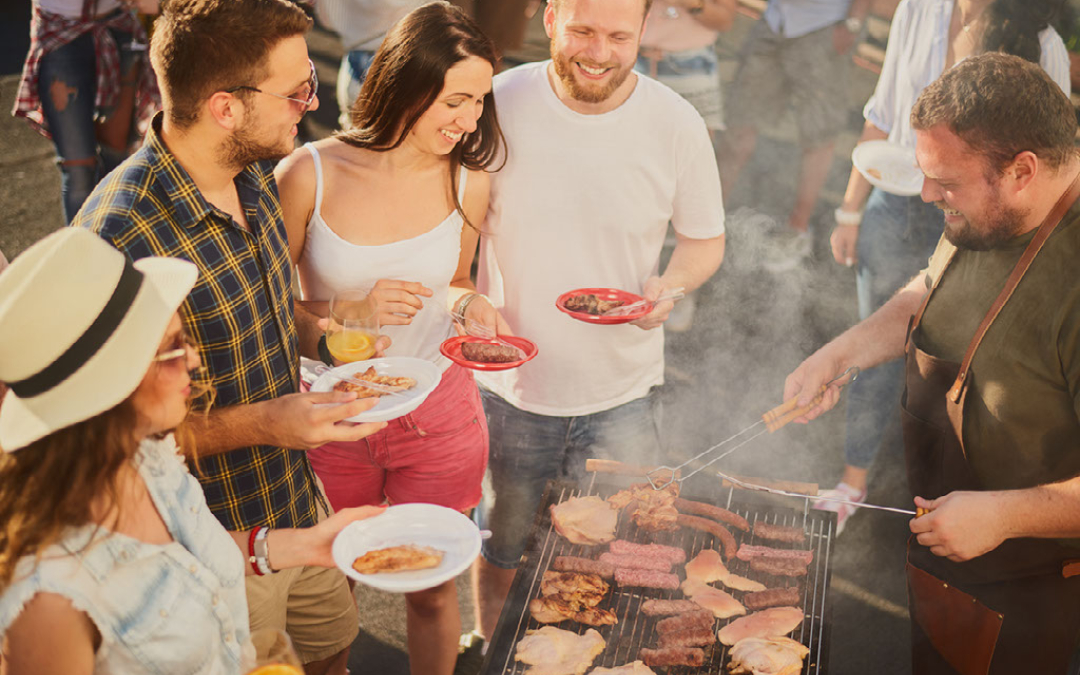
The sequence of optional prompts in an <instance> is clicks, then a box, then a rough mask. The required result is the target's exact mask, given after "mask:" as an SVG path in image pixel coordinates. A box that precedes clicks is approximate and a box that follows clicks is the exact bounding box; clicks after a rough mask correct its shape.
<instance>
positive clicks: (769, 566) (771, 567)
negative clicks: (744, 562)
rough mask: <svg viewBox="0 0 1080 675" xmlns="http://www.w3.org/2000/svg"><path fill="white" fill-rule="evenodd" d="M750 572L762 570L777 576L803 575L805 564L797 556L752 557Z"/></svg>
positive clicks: (805, 569) (805, 573) (805, 570)
mask: <svg viewBox="0 0 1080 675" xmlns="http://www.w3.org/2000/svg"><path fill="white" fill-rule="evenodd" d="M750 571H751V572H764V573H765V574H772V575H773V576H777V577H805V576H806V575H807V564H806V563H805V562H803V561H802V560H799V559H798V558H754V559H753V560H751V561H750Z"/></svg>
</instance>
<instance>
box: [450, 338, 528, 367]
mask: <svg viewBox="0 0 1080 675" xmlns="http://www.w3.org/2000/svg"><path fill="white" fill-rule="evenodd" d="M537 351H539V350H537V348H536V344H535V343H533V342H532V341H531V340H526V339H525V338H522V337H515V336H513V335H500V336H499V339H498V340H485V339H484V338H480V337H475V336H473V335H462V336H460V337H452V338H450V339H449V340H446V341H445V342H443V343H442V344H441V345H439V352H440V353H441V354H442V355H443V356H445V357H446V358H448V359H450V360H451V361H453V362H454V363H456V364H458V365H459V366H463V367H465V368H472V369H473V370H509V369H511V368H517V367H518V366H520V365H522V364H523V363H527V362H529V361H532V360H533V359H534V358H536V354H537ZM515 352H516V353H515ZM523 354H524V356H522V355H523Z"/></svg>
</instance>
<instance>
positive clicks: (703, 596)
mask: <svg viewBox="0 0 1080 675" xmlns="http://www.w3.org/2000/svg"><path fill="white" fill-rule="evenodd" d="M682 592H683V593H685V594H686V596H687V597H688V598H690V599H691V600H693V601H694V602H696V603H697V604H699V605H701V606H702V607H704V608H705V609H707V610H709V611H710V612H712V613H713V616H715V617H716V618H718V619H730V618H731V617H733V616H739V615H741V614H746V608H745V607H743V606H742V603H741V602H739V601H738V600H736V599H735V598H733V597H732V596H731V595H730V594H729V593H725V592H724V591H722V590H720V589H719V588H714V587H713V586H709V585H708V584H703V583H700V582H697V581H690V580H687V581H684V582H683V583H682Z"/></svg>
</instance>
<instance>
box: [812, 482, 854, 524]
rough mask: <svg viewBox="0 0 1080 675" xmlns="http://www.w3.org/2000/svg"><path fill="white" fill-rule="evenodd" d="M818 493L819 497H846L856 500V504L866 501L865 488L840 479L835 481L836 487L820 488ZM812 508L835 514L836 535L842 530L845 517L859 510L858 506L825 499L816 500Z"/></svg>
mask: <svg viewBox="0 0 1080 675" xmlns="http://www.w3.org/2000/svg"><path fill="white" fill-rule="evenodd" d="M818 494H819V496H821V497H829V498H831V499H846V500H848V501H849V502H856V503H858V504H862V503H863V502H865V501H866V490H859V489H857V488H853V487H851V486H850V485H848V484H847V483H844V482H842V481H841V482H840V483H837V485H836V487H835V488H833V489H832V490H822V491H821V492H820V493H818ZM814 508H815V509H817V510H818V511H832V512H834V513H835V514H836V536H838V537H839V536H840V533H841V532H843V531H844V524H845V523H847V519H848V518H849V517H851V514H853V513H855V512H856V511H858V510H859V507H857V506H852V505H851V504H841V503H840V502H825V501H819V502H816V503H815V504H814Z"/></svg>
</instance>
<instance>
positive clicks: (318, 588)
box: [246, 567, 360, 663]
mask: <svg viewBox="0 0 1080 675" xmlns="http://www.w3.org/2000/svg"><path fill="white" fill-rule="evenodd" d="M246 581H247V601H248V617H249V619H250V621H251V630H252V631H253V632H254V631H256V630H259V629H260V628H277V629H280V630H284V631H285V632H286V633H288V634H289V637H291V638H292V641H293V646H295V647H296V652H297V654H299V656H300V660H301V661H303V662H304V663H310V662H312V661H321V660H323V659H326V658H330V657H331V656H333V655H335V654H337V653H338V652H340V651H341V650H343V649H345V648H346V647H348V646H349V645H351V644H352V642H353V640H355V639H356V635H357V634H358V633H359V632H360V622H359V619H358V617H357V614H356V601H355V600H353V596H352V593H351V592H350V591H349V584H348V582H346V580H345V575H344V574H342V573H341V572H340V571H339V570H336V569H327V568H325V567H294V568H292V569H287V570H282V571H281V572H278V573H277V574H271V575H268V576H264V577H257V576H249V577H247V579H246Z"/></svg>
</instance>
